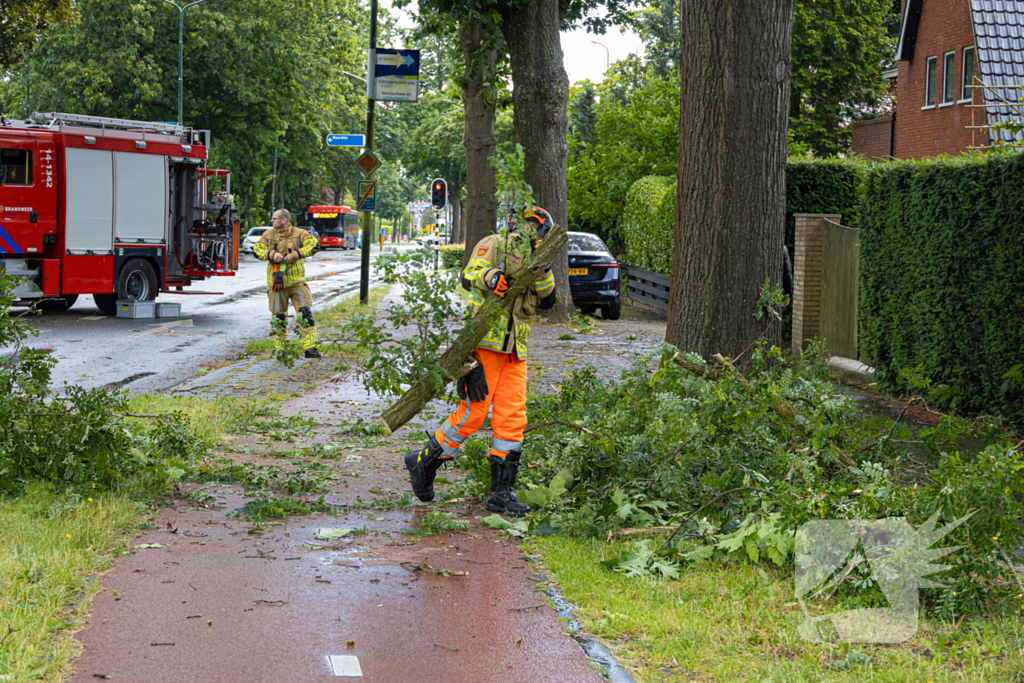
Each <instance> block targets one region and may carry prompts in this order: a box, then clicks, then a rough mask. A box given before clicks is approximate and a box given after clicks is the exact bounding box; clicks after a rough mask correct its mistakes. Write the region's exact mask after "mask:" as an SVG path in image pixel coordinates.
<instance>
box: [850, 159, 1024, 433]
mask: <svg viewBox="0 0 1024 683" xmlns="http://www.w3.org/2000/svg"><path fill="white" fill-rule="evenodd" d="M861 227H862V229H863V232H862V234H861V340H860V346H861V354H862V356H863V358H864V359H865V362H867V363H869V364H870V365H872V366H873V367H875V368H876V369H877V370H878V372H879V376H880V377H881V378H882V379H883V380H886V381H888V382H890V383H893V382H896V381H897V380H898V376H899V372H900V371H901V370H902V369H905V368H913V369H917V370H918V371H919V372H920V373H921V374H922V375H924V376H925V377H928V378H929V379H931V381H932V386H933V388H934V387H935V385H937V384H942V385H946V387H940V389H942V390H943V391H940V392H939V395H940V396H942V395H943V393H944V395H945V397H946V398H947V399H958V400H959V401H960V405H961V406H962V407H964V408H967V409H969V410H986V411H993V412H995V411H998V412H1002V413H1005V414H1011V415H1015V416H1018V417H1019V416H1021V415H1022V414H1024V410H1022V401H1021V393H1020V388H1021V379H1022V378H1021V376H1020V372H1019V370H1020V369H1019V368H1018V372H1017V373H1016V374H1017V378H1016V379H1014V378H1012V377H1011V378H1005V377H1004V375H1005V374H1006V373H1007V372H1008V371H1010V370H1011V368H1014V366H1017V365H1018V364H1020V363H1022V362H1024V155H1021V154H1015V155H1009V156H993V157H982V156H972V157H966V158H956V159H941V160H939V161H930V162H909V161H908V162H895V163H891V164H880V165H875V166H872V167H871V169H870V170H869V171H868V173H867V182H866V189H865V201H864V213H863V217H862V219H861Z"/></svg>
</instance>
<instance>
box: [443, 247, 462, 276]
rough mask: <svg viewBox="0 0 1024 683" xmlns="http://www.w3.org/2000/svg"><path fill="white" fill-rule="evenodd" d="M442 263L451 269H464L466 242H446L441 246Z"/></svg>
mask: <svg viewBox="0 0 1024 683" xmlns="http://www.w3.org/2000/svg"><path fill="white" fill-rule="evenodd" d="M439 251H440V252H441V265H442V266H443V267H444V268H449V269H451V270H462V256H463V254H465V253H466V245H465V244H445V245H443V246H441V247H439Z"/></svg>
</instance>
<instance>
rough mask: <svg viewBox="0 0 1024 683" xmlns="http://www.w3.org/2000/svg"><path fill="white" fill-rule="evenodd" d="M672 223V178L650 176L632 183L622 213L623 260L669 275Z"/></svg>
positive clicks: (673, 197)
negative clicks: (624, 250) (624, 251)
mask: <svg viewBox="0 0 1024 683" xmlns="http://www.w3.org/2000/svg"><path fill="white" fill-rule="evenodd" d="M675 222H676V180H675V178H669V177H667V176H657V175H649V176H645V177H643V178H641V179H640V180H638V181H636V182H635V183H633V185H632V187H630V188H629V193H628V194H627V195H626V207H625V209H624V210H623V212H622V227H623V234H624V235H625V240H626V262H627V263H629V264H630V265H632V266H637V267H640V268H646V269H647V270H653V271H655V272H656V273H663V274H665V275H669V274H671V272H672V244H673V242H674V239H673V230H674V226H675Z"/></svg>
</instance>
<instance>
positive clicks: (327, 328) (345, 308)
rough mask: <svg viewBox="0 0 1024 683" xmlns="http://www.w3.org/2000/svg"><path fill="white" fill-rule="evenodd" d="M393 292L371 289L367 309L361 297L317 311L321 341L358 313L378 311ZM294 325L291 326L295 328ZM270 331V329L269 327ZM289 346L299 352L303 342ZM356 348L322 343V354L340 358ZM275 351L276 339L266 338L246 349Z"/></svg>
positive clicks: (315, 315) (386, 286)
mask: <svg viewBox="0 0 1024 683" xmlns="http://www.w3.org/2000/svg"><path fill="white" fill-rule="evenodd" d="M389 291H391V287H390V286H389V285H382V286H379V287H371V288H370V292H369V296H368V301H367V305H366V307H362V306H360V305H359V295H358V294H357V295H355V296H351V297H349V298H348V299H343V300H342V301H339V302H338V303H336V304H334V305H333V306H330V307H328V308H326V309H324V310H323V311H317V312H316V313H315V314H314V317H315V318H316V326H317V334H318V335H319V337H320V339H321V340H329V339H330V338H331V334H332V332H333V331H335V330H337V328H338V327H339V326H340V325H341V324H342V323H343V322H344V321H345V319H346V318H351V317H352V316H353V315H354V314H356V313H364V314H365V313H367V312H369V311H376V310H377V307H378V306H379V305H380V302H381V301H382V300H383V299H384V297H386V296H387V295H388V292H389ZM293 327H294V325H292V326H291V328H293ZM268 329H269V327H268ZM293 333H294V329H291V331H290V332H289V334H293ZM289 344H290V345H292V346H294V347H295V349H296V350H297V351H299V350H301V346H302V345H301V342H299V341H298V340H296V339H292V340H290V341H289ZM355 349H356V347H355V346H345V345H338V344H334V343H331V342H327V343H322V344H321V345H320V353H321V354H323V355H324V356H339V355H343V354H349V353H353V352H354V351H355ZM273 350H274V338H273V337H266V338H265V339H257V340H256V341H251V342H249V344H248V346H246V347H245V352H246V353H249V354H256V353H267V352H270V351H273Z"/></svg>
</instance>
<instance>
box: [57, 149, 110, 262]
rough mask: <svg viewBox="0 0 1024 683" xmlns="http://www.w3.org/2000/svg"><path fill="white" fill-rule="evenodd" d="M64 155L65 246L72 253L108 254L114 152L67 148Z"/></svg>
mask: <svg viewBox="0 0 1024 683" xmlns="http://www.w3.org/2000/svg"><path fill="white" fill-rule="evenodd" d="M64 154H65V160H66V161H65V164H66V170H67V173H66V174H65V175H66V179H67V183H66V187H67V202H66V204H65V207H66V209H65V210H66V212H67V220H66V226H67V231H66V235H67V239H66V242H65V244H66V248H67V250H68V251H72V252H83V251H93V252H100V253H103V254H107V253H110V252H111V251H113V249H114V162H113V156H112V155H113V153H112V152H109V151H107V150H102V149H78V148H76V147H68V148H67V149H65V151H64Z"/></svg>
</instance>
